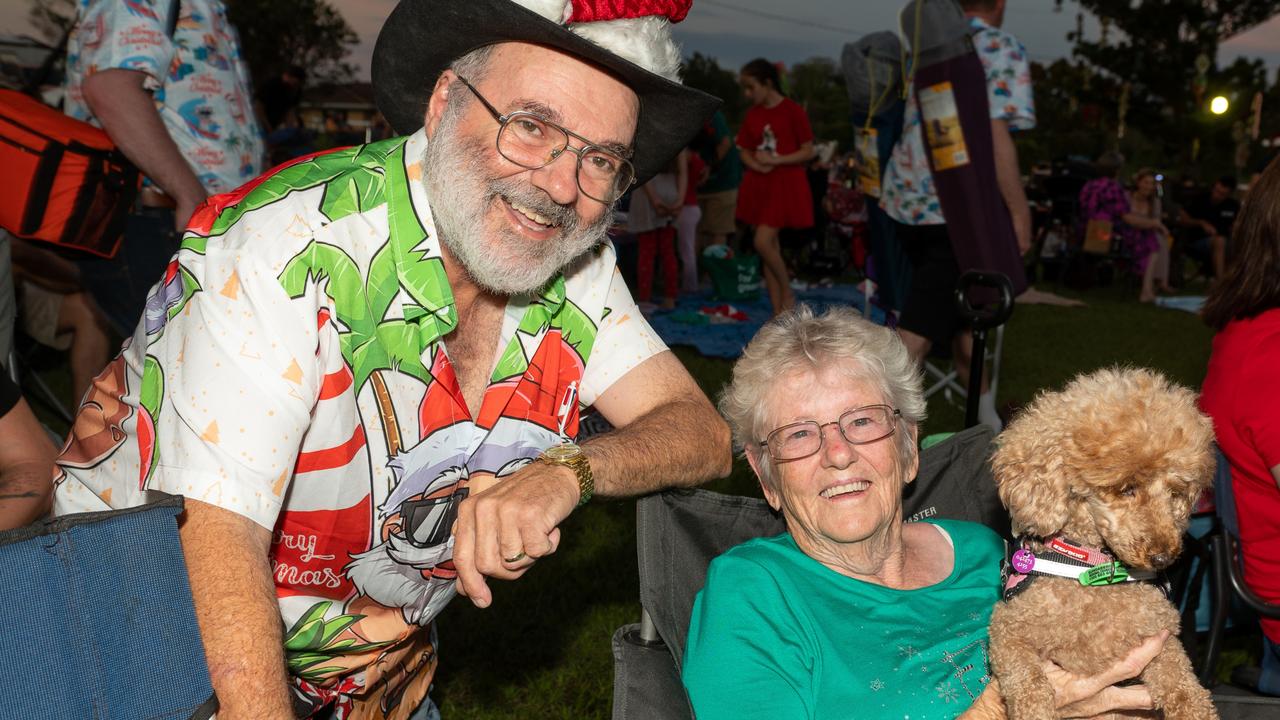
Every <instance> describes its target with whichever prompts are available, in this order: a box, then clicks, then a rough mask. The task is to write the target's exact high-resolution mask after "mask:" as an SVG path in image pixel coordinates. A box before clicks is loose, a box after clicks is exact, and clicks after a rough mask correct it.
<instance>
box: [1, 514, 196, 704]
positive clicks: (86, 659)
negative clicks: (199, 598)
mask: <svg viewBox="0 0 1280 720" xmlns="http://www.w3.org/2000/svg"><path fill="white" fill-rule="evenodd" d="M181 512H182V498H181V497H180V496H172V497H167V498H166V499H164V500H161V501H159V502H156V503H152V504H149V505H143V506H140V507H136V508H128V509H124V510H116V511H110V512H95V513H81V514H76V515H67V516H63V517H58V518H54V519H52V520H48V521H45V522H39V523H35V524H32V525H28V526H26V527H22V528H18V529H15V530H10V531H8V532H4V533H0V605H3V606H4V607H6V608H8V609H9V611H8V613H6V621H5V622H4V626H3V630H0V697H3V698H5V701H4V703H2V704H0V718H4V719H8V718H13V719H15V720H16V719H18V718H23V719H25V718H95V719H96V720H124V719H125V718H149V719H156V720H159V719H161V718H163V719H165V720H187V719H188V718H190V719H192V720H196V719H204V718H209V717H211V716H212V715H213V713H214V712H215V711H216V710H217V703H216V700H214V699H213V686H212V684H211V682H210V680H209V670H208V667H207V665H206V664H205V656H204V646H203V644H202V643H201V642H200V632H199V629H198V628H197V626H196V617H195V610H194V608H193V607H192V604H191V589H190V586H189V584H188V581H187V571H186V565H185V563H184V561H183V556H182V548H181V545H180V544H179V540H178V526H177V522H176V518H177V516H178V514H179V513H181Z"/></svg>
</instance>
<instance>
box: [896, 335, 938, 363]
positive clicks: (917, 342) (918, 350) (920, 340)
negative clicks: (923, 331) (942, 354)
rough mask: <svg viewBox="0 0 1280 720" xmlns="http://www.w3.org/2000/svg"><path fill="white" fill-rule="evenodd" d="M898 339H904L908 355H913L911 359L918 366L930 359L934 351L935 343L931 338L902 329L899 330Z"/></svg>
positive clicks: (903, 342)
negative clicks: (931, 352)
mask: <svg viewBox="0 0 1280 720" xmlns="http://www.w3.org/2000/svg"><path fill="white" fill-rule="evenodd" d="M898 337H900V338H902V344H903V345H906V346H907V353H908V354H909V355H911V359H912V360H914V361H915V362H916V364H917V365H923V364H924V359H925V358H927V357H929V351H930V350H931V349H933V343H932V342H930V341H929V338H927V337H924V336H923V335H917V334H915V333H913V332H911V331H910V330H904V329H902V328H898Z"/></svg>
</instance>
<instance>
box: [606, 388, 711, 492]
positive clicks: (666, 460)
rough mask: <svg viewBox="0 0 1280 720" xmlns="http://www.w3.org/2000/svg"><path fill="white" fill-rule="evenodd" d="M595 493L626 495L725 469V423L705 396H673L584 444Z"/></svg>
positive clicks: (676, 484)
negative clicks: (681, 398) (593, 477)
mask: <svg viewBox="0 0 1280 720" xmlns="http://www.w3.org/2000/svg"><path fill="white" fill-rule="evenodd" d="M582 447H583V450H584V451H585V452H586V453H587V457H588V458H589V459H590V462H591V470H592V474H593V475H594V476H595V482H596V493H597V494H598V495H601V496H605V497H628V496H634V495H643V494H645V493H650V492H654V491H656V490H661V489H663V488H666V487H690V486H693V485H698V484H700V483H703V482H706V481H708V480H712V479H714V478H718V477H722V476H724V475H727V474H728V473H729V469H730V468H731V467H732V465H733V457H732V454H731V453H730V450H729V426H728V425H726V424H725V422H724V420H723V419H721V418H720V415H719V414H718V413H716V411H715V409H714V408H712V407H711V404H710V403H708V402H707V401H706V400H704V399H698V398H695V399H683V400H673V401H671V402H669V403H667V404H665V405H661V406H659V407H657V408H655V409H654V410H652V411H651V412H649V413H647V414H646V415H644V416H643V417H640V418H638V419H637V420H636V421H635V422H633V423H631V424H630V425H627V426H626V427H624V428H619V429H617V430H614V431H613V432H609V433H605V434H603V435H600V436H598V437H596V438H592V439H591V440H589V441H587V442H585V443H583V446H582Z"/></svg>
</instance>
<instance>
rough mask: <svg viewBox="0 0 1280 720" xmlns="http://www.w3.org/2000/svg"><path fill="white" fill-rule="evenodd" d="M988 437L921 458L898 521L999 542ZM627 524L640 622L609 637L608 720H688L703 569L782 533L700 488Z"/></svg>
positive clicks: (763, 514) (762, 517)
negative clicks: (961, 524)
mask: <svg viewBox="0 0 1280 720" xmlns="http://www.w3.org/2000/svg"><path fill="white" fill-rule="evenodd" d="M991 438H992V432H991V429H990V428H988V427H986V426H985V425H978V426H975V427H972V428H969V429H967V430H965V431H963V432H959V433H956V434H955V435H952V436H951V437H949V438H947V439H946V440H943V441H942V442H939V443H937V444H935V445H932V446H931V447H929V448H928V449H926V450H922V451H921V452H920V470H919V474H918V475H917V477H916V480H915V482H912V483H911V484H909V485H908V486H907V488H906V491H905V493H904V495H903V514H904V517H906V518H907V519H908V520H921V519H924V518H928V517H944V518H953V519H959V520H971V521H975V522H980V523H983V524H984V525H987V526H989V527H991V528H992V529H994V530H995V531H996V532H998V533H1000V534H1001V535H1002V536H1005V537H1007V536H1008V534H1009V517H1008V514H1007V513H1006V512H1005V510H1004V507H1003V506H1002V505H1001V504H1000V498H999V496H998V495H997V494H996V489H995V483H994V481H993V480H992V477H991V470H990V468H989V467H988V465H987V458H988V456H989V454H990V450H991ZM636 525H637V541H636V542H637V550H638V553H639V564H640V604H641V607H642V618H641V622H640V623H637V624H632V625H625V626H623V627H621V628H619V629H618V630H617V632H615V633H614V636H613V656H614V694H613V718H614V720H637V719H641V718H642V719H643V720H688V719H689V718H691V717H692V711H691V710H690V708H689V704H688V699H687V697H686V695H685V692H684V686H683V685H682V684H681V683H680V667H681V663H682V661H683V659H684V645H685V638H686V637H687V634H688V629H689V616H690V614H691V612H692V611H693V601H694V597H695V596H696V595H697V594H698V591H699V590H701V589H702V585H703V583H704V582H705V581H706V574H707V565H708V564H709V563H710V562H711V560H712V559H713V558H715V557H716V556H718V555H720V554H721V553H723V552H724V551H725V550H728V549H729V548H731V547H733V546H734V545H738V544H740V543H742V542H745V541H747V540H749V539H751V538H755V537H762V536H768V535H777V534H779V533H781V532H783V531H784V530H785V527H784V525H783V521H782V518H781V517H780V516H778V515H777V514H775V513H774V512H773V510H772V509H770V508H769V506H768V505H767V504H766V503H765V502H764V501H763V500H760V499H755V498H745V497H734V496H728V495H722V494H719V493H714V492H709V491H705V490H679V491H668V492H665V493H659V494H657V495H651V496H649V497H646V498H643V499H642V500H640V501H639V502H638V503H637V504H636Z"/></svg>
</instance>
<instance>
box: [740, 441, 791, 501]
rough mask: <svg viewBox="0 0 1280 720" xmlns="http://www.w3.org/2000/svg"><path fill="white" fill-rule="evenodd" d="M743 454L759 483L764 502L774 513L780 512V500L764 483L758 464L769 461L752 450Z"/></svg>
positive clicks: (748, 449) (767, 484)
mask: <svg viewBox="0 0 1280 720" xmlns="http://www.w3.org/2000/svg"><path fill="white" fill-rule="evenodd" d="M744 454H745V455H746V456H747V464H748V465H750V466H751V470H752V471H753V472H754V473H755V474H756V480H757V481H759V482H760V491H761V492H762V493H764V500H765V502H767V503H769V507H771V508H773V509H774V510H775V511H778V510H781V509H782V498H781V497H779V496H778V493H777V492H774V490H773V488H770V487H769V483H767V482H765V481H764V475H763V474H761V472H760V467H761V465H760V464H761V463H766V462H769V461H768V460H767V459H765V458H763V457H761V453H760V451H759V450H756V449H754V448H750V447H749V448H747V451H746V452H745V453H744ZM775 470H776V468H775Z"/></svg>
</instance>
